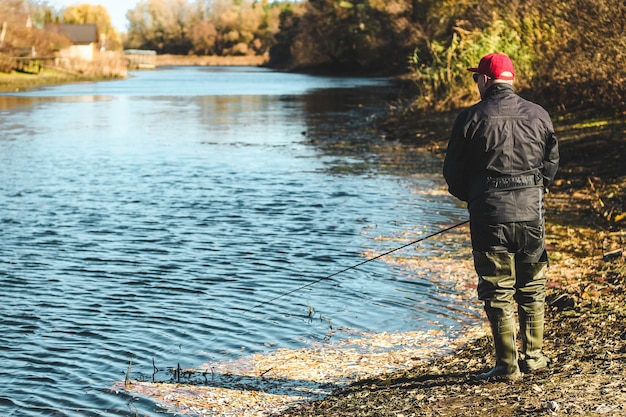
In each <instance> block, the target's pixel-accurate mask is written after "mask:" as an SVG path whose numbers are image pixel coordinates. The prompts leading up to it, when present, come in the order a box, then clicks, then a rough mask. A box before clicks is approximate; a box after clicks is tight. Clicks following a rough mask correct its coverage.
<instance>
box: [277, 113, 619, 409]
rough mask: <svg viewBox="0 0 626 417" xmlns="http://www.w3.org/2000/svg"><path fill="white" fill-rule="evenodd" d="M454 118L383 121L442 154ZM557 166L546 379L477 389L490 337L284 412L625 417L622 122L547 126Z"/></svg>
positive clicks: (571, 118)
mask: <svg viewBox="0 0 626 417" xmlns="http://www.w3.org/2000/svg"><path fill="white" fill-rule="evenodd" d="M453 118H454V115H453V114H439V115H435V116H431V117H429V118H428V120H427V121H426V119H424V118H415V117H407V115H406V114H405V115H404V116H403V117H401V118H397V119H396V120H393V118H392V119H390V120H388V121H386V122H385V123H384V125H383V130H384V131H386V133H385V135H386V136H387V137H389V138H395V139H397V140H400V141H403V142H411V143H421V144H422V145H423V146H424V147H426V148H428V149H430V150H431V151H433V152H443V151H444V149H445V141H443V140H442V139H441V138H442V135H445V131H446V129H445V128H446V127H448V126H451V123H452V121H453ZM554 121H555V126H556V129H557V134H558V135H559V139H560V145H561V155H562V164H561V170H560V173H559V175H558V177H557V181H556V182H555V184H554V186H553V187H552V192H551V193H550V194H549V196H548V199H547V211H548V213H547V218H548V219H549V224H548V235H547V244H548V247H549V249H550V254H551V266H550V269H549V284H548V308H547V317H546V342H545V353H546V354H547V355H548V356H549V357H550V358H551V360H552V363H551V365H550V367H549V368H548V369H547V370H545V371H544V372H540V373H537V374H533V375H526V376H525V377H524V379H522V380H521V381H520V382H516V383H505V382H499V383H477V382H474V381H473V380H472V376H473V375H475V374H477V373H480V372H482V371H484V370H485V369H488V368H489V367H491V366H493V362H494V359H493V348H492V344H491V338H490V336H488V335H484V336H482V337H479V338H477V339H475V340H473V341H471V342H470V343H468V344H466V345H465V346H463V347H461V348H460V349H457V350H456V351H455V352H454V353H453V354H450V355H444V356H441V357H438V358H436V359H435V360H433V361H432V362H428V363H423V364H420V365H418V366H416V367H415V368H413V369H411V370H409V371H406V372H396V373H384V374H382V375H380V376H379V377H376V378H371V379H368V380H366V381H359V382H357V383H354V384H353V385H351V386H350V387H348V388H347V389H344V390H340V391H338V392H336V393H334V394H333V395H332V396H330V397H328V398H326V399H324V400H321V401H317V402H313V403H310V404H306V405H301V406H299V407H296V408H293V409H292V410H290V411H288V412H286V413H283V414H281V415H282V416H286V417H287V416H288V417H305V416H307V417H308V416H316V417H322V416H329V417H330V416H333V417H336V416H351V417H354V416H359V417H366V416H372V417H373V416H395V417H398V416H404V417H409V416H423V417H431V416H433V417H434V416H476V415H490V416H499V417H509V416H529V417H530V416H537V415H558V414H566V415H571V416H624V415H626V382H625V381H626V329H625V327H624V323H626V292H625V288H626V279H625V276H626V266H625V246H626V233H625V230H624V225H625V219H624V217H625V215H624V212H626V207H625V204H624V189H625V188H624V187H626V172H625V168H624V164H623V158H624V157H626V143H625V141H626V139H625V132H626V129H625V128H626V124H625V123H624V120H623V117H620V116H617V115H616V116H611V115H609V116H606V115H597V114H596V113H594V112H589V111H578V112H572V113H563V114H560V115H559V114H556V115H555V117H554Z"/></svg>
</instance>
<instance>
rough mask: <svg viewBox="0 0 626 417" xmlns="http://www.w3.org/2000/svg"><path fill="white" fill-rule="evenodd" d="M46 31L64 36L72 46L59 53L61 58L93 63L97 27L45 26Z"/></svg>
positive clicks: (96, 41) (93, 25)
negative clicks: (78, 59)
mask: <svg viewBox="0 0 626 417" xmlns="http://www.w3.org/2000/svg"><path fill="white" fill-rule="evenodd" d="M46 30H47V31H49V32H55V33H58V34H60V35H63V36H65V37H66V38H68V39H69V40H70V42H71V43H72V46H70V47H69V48H66V49H63V50H61V51H60V53H59V55H60V56H61V57H62V58H80V59H83V60H85V61H93V58H94V55H95V53H96V50H97V47H98V39H99V38H98V26H97V25H96V24H87V25H47V26H46Z"/></svg>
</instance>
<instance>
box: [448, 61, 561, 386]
mask: <svg viewBox="0 0 626 417" xmlns="http://www.w3.org/2000/svg"><path fill="white" fill-rule="evenodd" d="M468 70H469V71H471V72H473V73H474V74H473V76H474V80H475V81H476V83H477V85H478V91H479V92H480V97H481V101H480V102H478V103H477V104H475V105H473V106H471V107H469V108H467V109H465V110H463V111H462V112H461V113H460V114H459V115H458V116H457V118H456V121H455V123H454V127H453V130H452V134H451V137H450V141H449V143H448V149H447V153H446V157H445V161H444V167H443V174H444V177H445V179H446V181H447V183H448V189H449V191H450V193H451V194H452V195H454V196H455V197H457V198H459V199H460V200H463V201H465V202H467V204H468V210H469V214H470V230H471V239H472V249H473V256H474V267H475V269H476V272H477V274H478V277H479V280H478V298H479V299H480V300H482V301H484V309H485V313H486V314H487V318H488V319H489V323H490V325H491V331H492V334H493V339H494V346H495V353H496V366H495V367H494V368H493V369H491V370H490V371H489V372H487V373H485V374H480V375H478V376H477V379H480V380H491V379H517V378H519V377H520V376H521V373H520V366H521V368H522V370H523V371H524V372H526V373H529V372H533V371H536V370H538V369H541V368H544V367H546V366H547V364H548V360H547V358H546V357H545V356H544V355H543V353H542V345H543V329H544V304H545V294H546V292H545V283H546V278H545V268H546V267H547V263H548V257H547V253H546V250H545V224H544V212H545V210H544V205H543V194H544V190H547V187H548V185H549V184H550V182H551V181H552V180H553V179H554V176H555V174H556V171H557V169H558V164H559V151H558V145H557V139H556V135H555V133H554V128H553V127H552V121H551V120H550V116H549V115H548V113H547V112H546V111H545V110H544V109H543V108H542V107H541V106H539V105H537V104H534V103H531V102H529V101H527V100H524V99H523V98H521V97H520V96H518V95H517V94H515V92H514V90H513V80H514V78H515V70H514V68H513V63H512V62H511V59H510V58H509V57H508V56H506V55H504V54H499V53H496V54H489V55H486V56H484V57H483V58H482V59H481V60H480V63H479V65H478V67H476V68H468ZM515 302H517V307H518V308H517V309H518V316H519V324H520V335H521V339H522V354H523V357H522V360H521V361H520V362H519V363H518V357H517V347H516V330H517V328H516V325H515V311H514V303H515Z"/></svg>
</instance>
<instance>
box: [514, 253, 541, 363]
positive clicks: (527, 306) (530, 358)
mask: <svg viewBox="0 0 626 417" xmlns="http://www.w3.org/2000/svg"><path fill="white" fill-rule="evenodd" d="M546 265H547V262H537V263H523V264H522V263H520V264H517V265H516V268H515V269H516V271H517V281H518V291H517V293H516V295H515V299H516V300H517V305H518V308H517V312H518V317H519V325H520V335H521V339H522V354H523V355H524V358H523V359H522V361H521V362H520V365H521V368H522V371H523V372H524V373H530V372H533V371H537V370H539V369H542V368H545V367H546V366H547V365H548V358H546V357H545V356H544V354H543V353H542V352H541V349H542V348H543V329H544V308H545V307H544V306H545V299H546V290H545V283H546V272H545V271H546Z"/></svg>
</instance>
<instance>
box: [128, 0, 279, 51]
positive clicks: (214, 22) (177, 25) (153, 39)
mask: <svg viewBox="0 0 626 417" xmlns="http://www.w3.org/2000/svg"><path fill="white" fill-rule="evenodd" d="M280 7H281V3H275V2H274V3H271V4H270V3H269V2H268V1H267V0H262V1H256V0H211V1H208V0H197V1H195V2H194V1H191V0H143V1H141V2H140V3H139V4H138V5H137V6H136V7H135V9H133V10H131V11H129V12H128V14H127V18H128V20H129V23H130V29H129V32H128V46H129V47H131V48H146V49H155V50H157V51H158V52H162V53H178V54H187V53H195V54H204V55H209V54H215V55H261V54H263V53H265V52H267V50H268V49H269V48H270V46H271V45H272V43H273V41H274V35H275V34H276V33H277V32H278V30H279V24H278V21H279V16H280V10H281V9H280Z"/></svg>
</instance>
